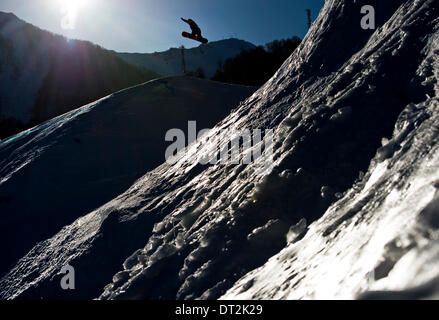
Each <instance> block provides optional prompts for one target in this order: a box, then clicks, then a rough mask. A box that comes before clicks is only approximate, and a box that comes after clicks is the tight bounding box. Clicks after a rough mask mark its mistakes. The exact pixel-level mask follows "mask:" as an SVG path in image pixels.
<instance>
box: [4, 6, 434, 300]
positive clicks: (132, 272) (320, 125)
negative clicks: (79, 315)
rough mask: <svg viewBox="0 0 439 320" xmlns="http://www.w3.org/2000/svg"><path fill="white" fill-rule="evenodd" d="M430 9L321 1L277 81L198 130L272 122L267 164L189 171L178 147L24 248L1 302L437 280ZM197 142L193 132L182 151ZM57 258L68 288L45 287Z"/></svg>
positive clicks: (55, 280) (383, 286) (296, 292)
mask: <svg viewBox="0 0 439 320" xmlns="http://www.w3.org/2000/svg"><path fill="white" fill-rule="evenodd" d="M435 3H436V1H433V0H431V1H430V0H427V1H409V0H394V1H386V2H383V1H378V0H368V1H358V0H357V1H354V2H353V1H350V0H349V1H348V0H329V1H326V3H325V7H324V8H323V10H322V11H321V13H320V16H319V18H318V19H317V21H316V22H315V23H314V24H313V27H312V28H311V30H310V32H309V33H308V35H307V37H306V38H305V40H304V41H303V42H302V44H301V45H300V47H299V48H298V50H296V52H295V53H294V54H293V55H292V56H291V57H290V58H289V59H288V60H287V61H286V62H285V63H284V64H283V66H282V67H281V68H280V69H279V71H278V72H277V73H276V75H275V76H274V77H273V78H272V79H271V80H270V81H268V82H267V83H266V84H265V85H264V86H263V87H262V88H260V89H259V90H258V91H257V92H256V93H255V94H254V95H252V96H251V97H249V98H248V99H247V100H245V101H244V102H243V103H241V105H240V106H239V107H238V108H237V109H235V110H234V111H233V112H232V113H231V114H230V115H229V116H228V117H227V118H225V119H224V120H223V121H221V122H220V123H219V124H218V125H217V126H216V127H215V128H214V130H213V131H212V132H210V133H209V134H210V135H213V134H215V132H217V131H219V130H221V129H226V128H228V129H244V128H259V129H274V131H275V139H274V140H275V141H274V163H273V165H272V166H271V167H270V170H267V171H266V172H265V173H264V175H262V176H261V174H260V172H261V171H260V170H259V169H260V168H259V165H260V164H259V163H257V162H255V163H252V164H249V165H245V164H216V165H208V166H203V165H200V164H197V163H194V162H193V161H192V160H193V159H191V158H189V157H182V158H180V160H179V161H178V162H177V163H175V164H173V165H170V164H163V165H161V166H160V167H158V168H156V169H155V170H153V171H151V172H149V173H147V174H146V175H145V176H143V177H142V178H141V179H139V180H137V181H136V182H135V183H134V184H133V185H132V187H131V188H130V189H129V190H127V191H126V192H125V193H123V194H121V195H120V196H119V197H117V198H115V199H114V200H112V201H110V202H108V203H107V204H105V205H104V206H102V207H100V208H98V209H96V210H95V211H92V212H90V213H89V214H87V215H85V216H83V217H81V218H79V219H77V220H76V221H75V222H73V223H71V224H70V225H67V226H65V227H64V228H63V229H62V230H60V231H59V232H58V233H57V234H56V235H54V236H53V237H51V238H49V239H47V240H45V241H42V242H40V243H38V244H37V245H36V246H35V247H33V248H32V250H31V251H29V252H28V253H27V254H26V255H25V256H24V257H23V258H22V259H20V260H19V261H18V262H17V264H16V265H15V267H14V268H12V269H11V270H10V272H9V273H8V274H6V275H5V276H4V277H3V278H2V279H1V280H0V288H1V297H3V298H7V299H12V298H17V297H19V298H36V297H38V298H40V297H44V298H57V299H63V298H66V299H67V298H96V297H99V298H101V299H175V298H178V299H195V298H200V299H217V298H220V297H223V298H231V299H235V298H257V299H269V298H284V299H287V298H315V297H330V298H338V297H348V298H353V297H358V296H361V297H366V298H367V297H368V296H369V297H370V296H372V297H374V296H377V295H378V296H379V295H380V292H382V291H383V290H387V291H390V292H400V291H398V290H404V289H405V288H409V289H408V290H409V293H410V294H412V295H413V294H414V295H416V294H418V296H421V295H420V294H419V292H422V293H425V290H424V289H425V286H427V289H430V292H431V291H432V290H431V288H433V289H434V288H436V287H437V286H436V285H428V284H427V285H426V284H425V281H429V279H433V280H431V281H434V279H435V277H437V276H438V275H437V268H430V267H428V266H432V265H435V264H437V258H436V257H437V249H436V247H437V246H436V242H437V228H438V226H437V216H436V215H437V214H436V210H435V208H436V201H434V202H432V200H434V199H435V193H436V187H435V185H436V184H435V183H434V181H436V180H437V178H438V177H437V172H438V170H437V163H438V161H437V160H438V159H437V157H438V155H439V154H438V153H437V148H438V146H439V145H438V143H437V129H436V128H437V121H438V120H437V119H438V117H437V114H436V112H437V111H436V110H437V103H438V101H437V94H438V82H437V79H438V73H437V70H438V68H437V67H438V51H437V43H438V35H439V33H438V30H437V28H438V25H439V24H438V17H439V9H438V6H436V5H435ZM363 5H373V6H374V7H375V8H376V10H377V17H378V18H377V19H378V20H377V22H376V26H377V29H376V30H363V29H361V28H360V26H359V22H360V20H361V18H362V15H361V13H360V12H361V7H362V6H363ZM355 26H358V27H357V28H356V27H355ZM402 70H403V71H402ZM383 138H385V139H383ZM382 142H384V143H385V145H384V146H383V145H382ZM222 147H224V146H222ZM211 149H212V146H211V145H210V144H209V143H204V144H203V143H202V142H197V143H195V144H192V145H191V146H189V147H188V149H187V151H193V150H198V153H199V154H201V155H203V154H206V153H208V152H210V150H211ZM364 172H366V174H364ZM328 208H329V209H328ZM305 220H306V223H305ZM291 226H293V227H292V228H291ZM287 238H288V242H289V243H287ZM270 258H271V259H270ZM417 259H419V260H417ZM267 260H268V262H267ZM414 261H423V262H424V263H425V264H420V263H418V262H416V263H414ZM66 264H70V265H72V266H73V267H74V268H75V270H76V290H73V291H68V292H67V291H63V290H61V288H60V286H59V282H60V277H61V276H62V275H61V274H60V270H61V268H62V267H63V266H65V265H66ZM273 272H274V273H273ZM371 274H373V276H371ZM370 279H373V280H370ZM362 293H363V294H364V295H361V294H362Z"/></svg>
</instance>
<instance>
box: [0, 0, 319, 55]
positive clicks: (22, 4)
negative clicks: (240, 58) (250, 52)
mask: <svg viewBox="0 0 439 320" xmlns="http://www.w3.org/2000/svg"><path fill="white" fill-rule="evenodd" d="M75 1H78V2H81V3H82V4H81V5H79V6H78V7H77V8H76V7H75V10H74V11H75V23H74V29H63V28H62V26H61V21H62V20H63V19H64V18H65V16H66V14H67V12H68V11H67V10H68V9H66V6H69V8H72V3H78V2H75ZM323 4H324V0H1V1H0V11H5V12H13V13H14V14H15V15H17V16H18V17H19V18H21V19H23V20H26V21H27V22H30V23H32V24H34V25H36V26H38V27H40V28H42V29H46V30H49V31H52V32H55V33H59V34H63V35H65V36H67V37H70V38H75V39H83V40H89V41H92V42H94V43H97V44H99V45H101V46H103V47H105V48H108V49H112V50H116V51H124V52H154V51H163V50H167V49H168V48H170V47H178V46H180V45H185V46H186V47H194V46H197V45H198V43H196V42H194V41H192V40H187V39H184V38H182V37H181V32H182V31H184V30H186V29H188V31H189V27H188V26H187V25H186V24H185V23H183V22H182V21H181V20H180V17H185V18H192V19H194V20H195V21H196V22H197V23H198V24H199V26H200V27H201V29H202V31H203V35H204V36H205V37H206V38H208V39H209V40H211V41H215V40H222V39H226V38H230V37H235V38H239V39H243V40H247V41H250V42H252V43H254V44H257V45H259V44H265V43H267V42H269V41H272V40H275V39H283V38H288V37H291V36H294V35H297V36H299V37H301V38H302V37H304V36H305V34H306V32H307V25H306V24H307V22H306V21H307V20H306V13H305V9H307V8H310V9H311V10H312V16H313V19H315V18H316V16H317V15H318V12H319V11H320V9H321V8H322V7H323Z"/></svg>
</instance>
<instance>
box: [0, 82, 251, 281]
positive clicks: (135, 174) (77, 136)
mask: <svg viewBox="0 0 439 320" xmlns="http://www.w3.org/2000/svg"><path fill="white" fill-rule="evenodd" d="M254 91H255V89H254V88H252V87H243V86H233V85H225V84H221V83H217V82H213V81H205V80H200V79H195V78H190V77H173V78H163V79H159V80H155V81H151V82H148V83H146V84H144V85H140V86H137V87H133V88H130V89H127V90H124V91H121V92H118V93H116V94H113V95H111V96H109V97H107V98H104V99H102V100H100V101H98V102H94V103H92V104H90V105H87V106H85V107H83V108H80V109H78V110H75V111H72V112H70V113H66V114H64V115H62V116H60V117H58V118H55V119H53V120H50V121H48V122H46V123H44V124H42V125H40V126H37V127H35V128H33V129H30V130H29V131H26V132H23V133H21V134H19V135H17V136H14V137H12V138H10V139H8V140H5V141H3V142H0V212H1V223H0V243H2V245H0V246H1V251H2V259H1V263H0V273H2V274H3V273H4V272H5V271H7V270H8V269H9V268H10V267H11V266H12V265H13V264H14V263H15V262H16V261H17V260H18V259H19V258H20V257H22V256H23V255H24V254H25V253H26V252H27V251H29V250H30V249H31V248H32V247H33V246H34V245H35V244H36V243H37V242H38V241H42V240H45V239H46V238H48V237H51V236H53V235H54V234H55V233H56V232H57V231H58V230H59V229H60V228H62V227H63V226H65V225H66V224H70V223H72V222H73V221H74V220H76V219H77V218H78V217H81V216H83V215H85V214H87V213H88V212H90V211H91V210H93V209H95V208H97V207H99V206H101V205H103V204H105V203H106V202H108V201H110V200H111V199H113V198H114V197H116V196H117V195H119V194H120V193H122V192H123V191H125V190H126V189H127V188H129V186H131V185H132V184H133V183H134V181H135V180H136V179H138V178H140V177H141V176H143V175H144V174H145V172H148V171H150V170H152V169H154V168H155V167H157V166H158V165H160V164H161V163H162V162H163V161H164V160H165V150H166V147H167V146H168V145H169V143H168V142H166V141H165V134H166V131H167V130H168V129H170V128H180V129H181V130H183V131H184V132H187V130H188V128H187V127H188V124H187V121H188V120H195V121H197V125H198V126H199V128H200V129H203V128H210V127H213V126H214V125H215V124H216V123H217V122H218V121H219V120H221V119H223V118H224V117H225V116H226V115H228V114H229V113H230V110H231V109H232V108H233V107H235V106H236V105H237V104H238V103H239V101H241V100H243V99H245V98H246V97H248V96H249V95H250V94H251V93H253V92H254ZM24 221H26V222H25V223H24Z"/></svg>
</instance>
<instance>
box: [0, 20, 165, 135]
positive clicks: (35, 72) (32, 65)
mask: <svg viewBox="0 0 439 320" xmlns="http://www.w3.org/2000/svg"><path fill="white" fill-rule="evenodd" d="M157 77H158V75H157V74H155V73H154V72H152V71H149V70H147V69H146V68H142V67H138V66H134V65H131V64H129V63H127V62H125V61H123V60H122V59H121V58H120V57H118V56H117V55H115V54H114V53H113V52H111V51H108V50H106V49H104V48H101V47H100V46H98V45H95V44H93V43H90V42H87V41H79V40H70V39H66V38H65V37H63V36H60V35H56V34H53V33H51V32H48V31H44V30H41V29H39V28H37V27H35V26H33V25H31V24H28V23H26V22H24V21H22V20H20V19H18V18H17V17H16V16H15V15H13V14H11V13H2V12H0V138H5V137H8V136H10V135H13V134H15V133H18V132H19V131H22V130H23V129H26V128H30V127H33V126H35V125H37V124H39V123H42V122H44V121H46V120H49V119H51V118H53V117H55V116H58V115H61V114H63V113H65V112H67V111H70V110H73V109H75V108H77V107H79V106H82V105H84V104H87V103H90V102H92V101H95V100H97V99H99V98H101V97H104V96H106V95H109V94H111V93H113V92H116V91H118V90H121V89H124V88H127V87H131V86H133V85H136V84H140V83H143V82H146V81H148V80H151V79H154V78H157Z"/></svg>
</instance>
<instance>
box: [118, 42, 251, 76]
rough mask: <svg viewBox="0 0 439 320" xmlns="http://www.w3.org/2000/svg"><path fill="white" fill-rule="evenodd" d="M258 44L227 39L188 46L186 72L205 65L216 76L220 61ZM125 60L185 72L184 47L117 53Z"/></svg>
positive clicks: (160, 70)
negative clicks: (150, 51) (182, 48)
mask: <svg viewBox="0 0 439 320" xmlns="http://www.w3.org/2000/svg"><path fill="white" fill-rule="evenodd" d="M254 48H255V45H253V44H251V43H249V42H247V41H243V40H238V39H233V38H232V39H227V40H221V41H213V42H210V43H208V44H202V45H200V46H198V47H195V48H190V49H185V50H184V57H185V62H186V71H187V72H189V71H192V72H194V71H196V70H197V69H198V68H202V69H203V70H204V72H205V75H206V77H207V78H211V77H213V75H214V74H215V72H216V70H217V69H218V63H219V62H220V61H221V62H224V61H226V60H227V59H228V58H233V57H235V56H236V55H237V54H238V53H240V52H241V51H243V50H250V49H254ZM118 55H119V56H120V57H121V58H122V59H124V60H125V61H127V62H129V63H132V64H135V65H138V66H141V67H145V68H147V69H149V70H152V71H154V72H156V73H158V74H161V75H163V76H171V75H178V74H182V73H183V67H182V55H181V49H178V48H172V49H169V50H168V51H164V52H155V53H118Z"/></svg>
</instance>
